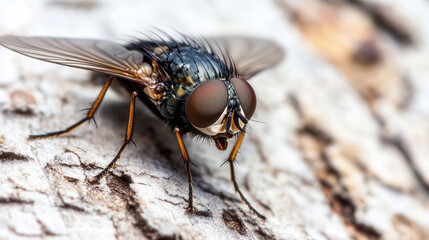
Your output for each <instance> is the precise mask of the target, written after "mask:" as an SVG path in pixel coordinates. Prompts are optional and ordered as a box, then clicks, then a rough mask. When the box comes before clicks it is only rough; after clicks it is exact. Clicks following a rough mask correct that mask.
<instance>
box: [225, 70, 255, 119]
mask: <svg viewBox="0 0 429 240" xmlns="http://www.w3.org/2000/svg"><path fill="white" fill-rule="evenodd" d="M231 84H232V86H233V87H234V89H235V93H236V94H237V96H238V100H239V101H240V106H241V108H242V109H243V111H244V115H245V116H246V118H247V119H250V118H251V117H252V116H253V113H254V112H255V108H256V94H255V91H253V88H252V86H250V84H249V83H248V82H247V81H246V80H243V79H241V78H232V79H231Z"/></svg>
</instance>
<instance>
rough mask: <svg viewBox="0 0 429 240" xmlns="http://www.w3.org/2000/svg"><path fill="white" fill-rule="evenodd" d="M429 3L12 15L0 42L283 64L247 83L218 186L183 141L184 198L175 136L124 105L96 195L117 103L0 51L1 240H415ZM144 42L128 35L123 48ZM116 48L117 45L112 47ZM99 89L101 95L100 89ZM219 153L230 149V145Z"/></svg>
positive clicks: (424, 163)
mask: <svg viewBox="0 0 429 240" xmlns="http://www.w3.org/2000/svg"><path fill="white" fill-rule="evenodd" d="M428 12H429V2H427V1H423V0H413V1H393V2H386V1H382V0H374V1H367V0H348V1H347V0H329V1H326V0H325V1H323V0H302V1H292V0H275V1H247V0H240V1H231V2H230V1H213V2H212V1H207V2H201V1H194V2H190V1H171V2H168V3H167V2H162V3H160V2H158V1H137V0H134V1H127V2H126V3H124V2H122V1H112V2H101V1H80V0H77V1H56V0H45V1H39V2H36V3H33V2H31V3H29V2H27V1H14V2H13V3H12V2H11V3H8V4H6V5H4V6H2V7H1V8H0V23H1V24H0V35H6V34H17V35H39V36H40V35H42V36H46V35H52V36H65V37H81V38H100V39H111V40H115V38H116V39H118V37H120V36H124V35H130V33H133V30H134V29H139V31H143V32H144V31H146V30H145V27H146V29H147V27H148V26H156V27H160V28H162V29H163V28H164V26H172V27H173V28H174V29H176V30H178V31H181V32H185V33H192V32H194V30H195V31H196V32H200V33H202V34H203V35H228V34H229V35H250V36H256V37H262V38H268V39H272V40H273V41H276V42H278V43H279V44H280V45H282V46H283V47H284V49H285V52H286V59H285V60H284V61H283V62H282V63H281V64H279V65H278V66H277V67H276V68H272V69H270V70H267V71H265V72H264V73H261V74H259V75H257V76H255V77H254V78H253V79H252V80H251V81H250V83H251V85H252V86H253V87H254V89H255V91H256V94H257V97H258V107H257V109H256V113H255V116H254V117H253V118H252V119H254V120H256V121H252V122H251V128H250V129H249V133H248V135H247V136H246V137H245V140H244V143H243V145H242V147H241V149H240V154H239V156H238V161H239V164H237V165H236V166H235V169H236V175H237V181H238V184H239V185H240V186H241V189H242V191H243V192H244V194H245V195H246V196H247V198H248V200H249V201H250V202H251V203H252V204H253V205H254V207H255V208H257V209H258V210H259V211H261V212H262V213H263V214H264V215H265V216H267V218H268V220H267V221H265V222H264V221H262V220H261V219H259V218H258V217H257V216H256V215H254V214H253V213H251V212H250V211H249V209H248V208H247V207H246V205H245V204H243V203H242V202H241V201H240V198H239V196H238V195H237V194H235V192H234V188H233V185H232V183H231V182H230V176H229V169H228V166H222V167H219V166H220V165H221V164H222V163H223V161H224V159H225V158H226V157H227V156H228V152H229V151H230V149H231V147H229V149H228V151H226V152H220V151H218V150H217V148H216V147H215V146H214V144H213V143H212V142H207V143H206V142H201V141H199V140H197V139H186V141H185V144H186V146H187V147H188V152H189V155H190V157H191V159H192V160H193V162H194V163H195V164H196V165H197V166H196V167H195V166H192V174H193V181H194V190H195V193H194V194H195V200H194V201H195V207H196V212H195V213H194V214H189V213H186V207H187V196H188V183H187V179H186V172H185V169H184V167H183V163H182V162H181V160H180V151H179V149H178V145H177V143H176V139H175V137H174V135H173V134H172V133H171V132H170V131H169V130H168V129H167V127H166V126H165V124H163V123H161V122H160V121H159V120H157V119H156V118H155V117H153V116H151V115H150V114H149V113H148V112H147V111H146V110H145V108H144V106H143V104H141V103H140V102H138V103H137V105H138V107H137V116H136V121H135V123H136V124H135V127H134V135H133V140H134V141H135V143H136V146H134V145H129V146H128V147H127V148H126V150H125V152H124V154H123V155H122V158H121V160H120V161H119V162H118V164H117V165H116V167H115V168H114V169H113V170H112V171H111V172H110V173H109V174H108V175H107V177H106V178H104V179H103V180H102V181H101V182H100V183H98V184H90V183H89V180H90V179H91V178H92V177H94V176H95V175H96V174H97V173H98V172H99V171H101V170H102V169H103V168H104V167H105V166H107V164H108V163H109V162H110V161H111V160H112V159H113V157H114V156H115V155H116V153H117V151H118V150H119V148H120V146H121V141H122V140H123V138H124V133H125V128H126V124H127V117H128V104H129V98H122V97H121V96H120V95H119V94H117V93H116V92H115V91H112V90H109V91H108V93H107V95H106V97H105V99H104V101H103V103H102V105H101V108H100V110H99V111H98V113H97V115H96V120H97V126H98V127H95V125H94V124H93V123H90V124H84V125H82V126H81V127H79V128H78V129H76V130H75V131H73V132H72V133H71V134H69V135H67V136H62V137H59V138H53V139H46V140H38V141H28V140H27V137H28V135H29V134H30V133H31V134H35V133H36V134H37V133H44V132H49V131H55V130H60V129H64V128H66V127H68V126H70V125H71V124H73V123H75V122H77V121H78V120H80V119H81V118H83V117H84V116H85V112H80V109H84V108H86V107H87V106H88V103H89V102H92V101H93V100H95V98H96V96H97V94H98V93H99V91H100V90H101V88H102V86H101V85H99V84H94V82H97V81H90V79H91V75H90V74H89V73H87V72H85V71H81V70H76V69H71V68H65V67H62V66H57V65H53V64H49V63H45V62H40V61H36V60H32V59H29V58H26V57H23V56H20V55H18V54H16V53H13V52H11V51H9V50H6V49H4V48H1V49H0V112H1V113H0V239H340V240H342V239H389V240H390V239H427V238H428V236H429V204H428V199H429V175H428V174H427V172H428V171H429V161H428V156H429V152H428V151H429V150H428V149H429V148H428V146H429V124H428V121H427V119H428V117H429V105H428V102H429V101H428V100H429V99H428V96H429V85H428V84H427V79H428V77H429V72H428V70H427V69H429V61H428V56H429V55H428V54H429V28H427V26H426V24H424V23H427V22H429V15H428V14H427V13H428ZM139 36H141V35H140V34H137V37H139ZM119 42H120V41H119ZM101 82H103V79H102V80H101ZM231 145H232V142H230V146H231Z"/></svg>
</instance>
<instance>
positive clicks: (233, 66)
mask: <svg viewBox="0 0 429 240" xmlns="http://www.w3.org/2000/svg"><path fill="white" fill-rule="evenodd" d="M0 45H3V46H4V47H7V48H9V49H11V50H13V51H16V52H18V53H21V54H23V55H26V56H29V57H33V58H36V59H39V60H43V61H47V62H52V63H56V64H61V65H65V66H69V67H75V68H83V69H87V70H92V71H96V72H101V73H105V74H108V75H110V77H109V78H108V79H107V80H106V83H105V85H104V87H103V89H102V90H101V92H100V94H99V95H98V97H97V98H96V100H95V101H94V103H93V104H92V106H91V108H90V109H89V110H88V112H87V116H86V117H85V118H83V119H82V120H80V121H78V122H77V123H75V124H73V125H72V126H70V127H68V128H66V129H65V130H61V131H56V132H51V133H47V134H41V135H30V137H29V139H30V140H35V139H41V138H48V137H55V136H60V135H63V134H66V133H69V132H71V131H72V130H73V129H75V128H77V127H78V126H80V125H82V124H83V123H84V122H86V121H90V120H93V119H94V114H95V112H96V111H97V109H98V107H99V106H100V104H101V102H102V100H103V98H104V96H105V94H106V91H107V90H108V88H109V87H110V85H111V83H112V81H114V80H118V81H120V83H122V85H123V87H125V89H126V90H128V92H129V93H130V107H129V116H128V124H127V128H126V132H125V139H124V142H123V144H122V146H121V147H120V149H119V151H118V153H117V154H116V157H115V158H114V159H113V160H112V161H111V162H110V164H109V165H108V166H107V167H106V168H105V169H104V170H103V171H102V172H100V173H99V174H98V175H96V176H95V177H94V178H93V179H92V180H90V181H91V182H98V181H99V180H100V179H102V178H103V177H104V176H105V175H106V174H107V173H108V172H109V171H110V170H111V169H112V168H113V167H114V166H115V164H116V162H117V161H118V160H119V159H120V157H121V155H122V153H123V151H124V150H125V148H126V146H127V145H128V144H129V143H130V142H132V134H133V129H134V112H135V102H136V101H135V100H136V99H140V100H141V101H142V102H143V103H144V104H145V105H146V106H147V107H148V108H149V109H150V110H151V111H152V112H153V113H154V114H155V115H156V116H158V117H159V118H161V119H162V120H164V121H166V122H167V123H169V125H170V126H171V127H172V129H173V133H174V134H175V136H176V137H177V142H178V144H179V147H180V151H181V154H182V158H183V160H184V162H185V166H186V175H187V178H188V186H189V198H188V208H187V209H188V210H189V211H193V209H194V205H193V184H192V175H191V167H190V166H191V165H190V163H191V160H190V158H189V156H188V152H187V150H186V147H185V145H184V142H183V140H182V136H183V135H184V134H187V133H189V132H194V133H195V131H198V132H197V133H196V134H199V135H203V136H210V137H211V138H212V139H213V140H214V141H215V143H216V146H217V148H218V149H220V150H225V149H226V148H227V140H228V139H230V138H232V137H233V136H234V135H238V138H237V141H236V142H235V144H234V147H233V148H232V150H231V153H230V155H229V157H228V160H227V161H226V163H229V167H230V173H231V181H232V183H233V186H234V189H235V190H236V192H237V193H238V194H239V195H240V198H241V200H242V201H243V202H244V203H245V204H246V205H247V206H248V207H249V209H250V210H251V211H252V212H254V213H255V214H256V215H257V216H258V217H260V218H262V219H265V217H264V216H263V215H262V214H261V213H259V212H258V211H257V210H256V209H255V208H253V207H252V205H251V204H250V202H249V201H248V200H247V199H246V198H245V197H244V195H243V193H242V192H241V191H240V189H239V187H238V184H237V182H236V180H235V172H234V161H235V158H236V156H237V153H238V149H239V148H240V145H241V143H242V141H243V139H244V136H245V129H246V125H247V124H248V121H249V120H250V119H251V117H252V116H253V113H254V112H255V108H256V95H255V92H254V91H253V89H252V87H251V86H250V84H249V83H248V82H247V81H246V80H247V79H249V78H251V77H252V76H253V75H255V74H257V73H258V72H260V71H262V70H264V69H266V68H269V67H271V66H274V65H275V64H276V63H278V62H279V61H280V60H281V59H282V58H283V50H282V48H281V47H280V46H278V45H277V44H275V43H274V42H272V41H268V40H263V39H256V38H247V37H229V38H225V37H221V38H213V39H204V40H201V39H199V40H195V39H192V38H189V37H186V36H183V35H182V39H181V40H175V39H174V38H171V37H170V36H168V35H166V36H164V38H162V37H159V36H158V38H157V39H153V38H149V40H139V39H137V40H135V41H134V42H131V43H130V44H128V45H125V46H122V45H120V44H117V43H114V42H110V41H104V40H89V39H69V38H52V37H20V36H1V37H0Z"/></svg>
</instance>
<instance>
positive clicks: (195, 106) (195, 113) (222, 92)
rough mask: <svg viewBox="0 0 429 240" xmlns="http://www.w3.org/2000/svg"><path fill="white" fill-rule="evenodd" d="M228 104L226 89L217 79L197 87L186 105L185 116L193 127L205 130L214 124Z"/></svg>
mask: <svg viewBox="0 0 429 240" xmlns="http://www.w3.org/2000/svg"><path fill="white" fill-rule="evenodd" d="M227 104H228V89H227V88H226V85H225V83H223V81H222V80H219V79H213V80H209V81H207V82H205V83H203V84H201V85H199V86H198V87H197V88H196V89H195V90H194V91H193V92H192V93H191V95H190V96H189V99H188V102H187V103H186V109H185V110H186V116H187V117H188V120H189V122H191V123H192V125H194V126H195V127H199V128H205V127H208V126H210V125H212V124H213V123H215V122H216V120H218V119H219V118H220V116H221V115H222V113H223V111H225V108H226V106H227Z"/></svg>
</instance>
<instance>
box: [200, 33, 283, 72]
mask: <svg viewBox="0 0 429 240" xmlns="http://www.w3.org/2000/svg"><path fill="white" fill-rule="evenodd" d="M207 41H208V43H209V45H210V47H211V50H212V51H213V52H214V53H215V54H217V55H218V56H219V58H220V59H221V60H224V61H225V63H226V64H227V65H228V66H229V67H233V65H235V68H236V70H237V74H238V76H239V77H241V78H243V79H249V78H250V77H252V76H254V75H255V74H257V73H259V72H260V71H262V70H264V69H267V68H270V67H273V66H275V65H276V64H277V63H279V62H280V61H281V60H282V59H283V57H284V55H285V54H284V51H283V48H282V47H280V46H279V45H278V44H277V43H275V42H273V41H270V40H266V39H260V38H251V37H240V36H232V37H217V38H213V39H208V40H207ZM212 41H213V42H212ZM231 60H232V61H231Z"/></svg>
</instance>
